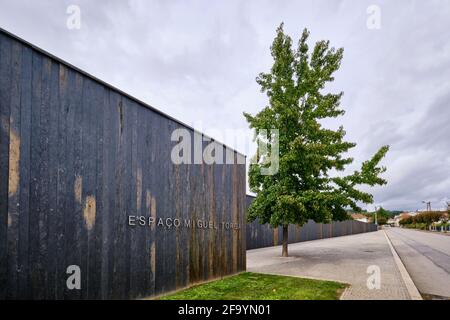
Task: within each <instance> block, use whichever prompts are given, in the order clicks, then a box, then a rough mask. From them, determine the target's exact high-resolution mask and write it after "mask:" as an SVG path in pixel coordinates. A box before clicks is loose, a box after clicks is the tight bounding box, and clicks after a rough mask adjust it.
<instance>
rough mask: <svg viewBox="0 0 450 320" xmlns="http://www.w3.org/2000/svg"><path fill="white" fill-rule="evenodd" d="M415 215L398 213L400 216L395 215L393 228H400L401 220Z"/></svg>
mask: <svg viewBox="0 0 450 320" xmlns="http://www.w3.org/2000/svg"><path fill="white" fill-rule="evenodd" d="M416 214H417V212H403V213H400V214H398V215H396V216H395V217H394V219H393V220H394V221H393V223H394V226H396V227H399V226H400V220H403V219H405V218H408V217H413V216H415V215H416ZM388 223H389V222H388Z"/></svg>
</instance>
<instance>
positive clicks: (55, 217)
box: [46, 61, 63, 299]
mask: <svg viewBox="0 0 450 320" xmlns="http://www.w3.org/2000/svg"><path fill="white" fill-rule="evenodd" d="M48 104H49V108H48V120H47V122H46V125H47V126H48V137H47V141H48V178H47V179H48V189H47V190H48V208H49V210H48V212H47V215H48V218H47V226H46V227H47V229H48V258H47V266H46V268H47V274H48V275H47V277H48V293H47V298H48V299H56V298H57V290H58V286H59V282H58V267H57V264H58V256H57V252H58V251H57V250H58V244H59V243H60V235H61V233H60V229H59V227H60V226H61V225H62V222H61V221H62V215H60V214H59V212H58V200H57V197H58V196H57V192H58V171H59V170H58V169H59V163H58V142H59V140H58V129H59V123H62V122H63V120H62V119H59V106H60V101H59V64H58V63H56V62H54V61H52V62H51V64H50V78H49V101H48Z"/></svg>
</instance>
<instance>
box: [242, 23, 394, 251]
mask: <svg viewBox="0 0 450 320" xmlns="http://www.w3.org/2000/svg"><path fill="white" fill-rule="evenodd" d="M308 36H309V32H308V31H307V30H306V29H305V30H304V31H303V33H302V35H301V37H300V40H299V42H298V46H297V49H296V50H294V49H293V48H292V39H291V38H290V37H289V36H288V35H286V34H285V33H284V31H283V24H281V25H280V26H279V27H278V29H277V35H276V37H275V39H274V41H273V44H272V46H271V54H272V57H273V59H274V63H273V66H272V68H271V70H270V72H269V73H261V74H260V75H259V76H258V77H257V79H256V81H257V83H258V84H259V85H260V87H261V91H262V92H264V93H266V94H267V97H268V99H269V104H268V105H267V106H266V107H264V108H263V110H261V111H260V112H259V113H257V114H256V115H250V114H249V113H244V116H245V117H246V119H247V121H248V123H249V126H250V128H252V129H254V130H255V133H256V135H255V140H256V141H261V140H264V141H267V142H268V147H267V148H260V147H259V146H258V150H257V153H256V155H255V157H254V158H253V159H252V164H251V165H250V168H249V184H250V189H251V191H252V192H254V193H255V194H256V198H255V200H254V201H253V203H252V204H251V206H250V207H249V211H248V220H249V221H253V220H255V219H259V222H260V223H270V224H271V225H272V226H273V227H277V226H280V225H281V226H283V249H282V255H283V256H288V225H289V224H297V225H303V224H304V223H305V222H307V221H308V219H313V220H314V221H316V222H329V221H331V220H345V219H346V218H347V213H346V209H348V208H352V209H353V210H355V211H361V208H359V207H358V205H357V203H358V202H362V203H372V202H373V197H372V195H371V194H369V193H367V192H363V191H360V190H358V189H357V186H358V185H370V186H374V185H383V184H385V183H386V181H385V180H384V179H382V178H380V177H379V175H380V174H381V173H382V172H384V171H385V170H386V169H385V168H384V167H380V166H378V164H379V162H380V160H381V159H382V158H383V157H384V155H385V154H386V152H387V151H388V149H389V147H388V146H383V147H382V148H380V149H379V150H378V152H376V153H375V155H374V156H373V157H372V159H370V160H368V161H365V162H364V163H363V164H362V167H361V170H359V171H354V172H353V174H350V175H347V176H345V175H343V174H340V175H338V174H335V175H334V176H331V173H332V172H337V171H343V170H344V169H345V167H346V166H347V165H348V164H350V163H352V162H353V159H352V158H350V157H345V156H344V154H345V153H346V152H347V151H348V150H349V149H351V148H353V147H355V146H356V144H355V143H351V142H346V141H344V136H345V131H344V129H343V127H342V126H341V127H340V128H339V129H337V130H332V129H327V128H324V127H323V126H322V124H321V121H322V120H323V119H327V118H336V117H338V116H340V115H343V114H344V111H343V110H342V109H340V99H341V97H342V95H343V93H342V92H340V93H336V94H334V93H324V92H323V91H324V88H325V85H326V84H327V83H328V82H332V81H333V80H334V77H333V74H334V72H335V71H336V70H338V69H339V66H340V64H341V60H342V56H343V49H338V50H335V49H334V48H330V44H329V41H319V42H317V43H316V44H315V46H314V49H313V50H312V52H311V53H310V52H309V47H308V44H307V40H308ZM271 129H278V130H279V136H278V139H279V145H278V148H279V149H278V154H279V166H278V171H277V172H276V173H275V174H272V175H265V174H264V173H263V170H262V169H267V168H268V167H270V165H271V164H270V163H267V161H265V160H266V159H268V158H269V156H270V153H271V150H272V147H271V146H272V145H271V143H272V142H273V141H274V140H275V137H274V136H273V135H268V136H267V137H265V136H264V135H262V134H261V133H260V132H261V130H267V131H269V130H271Z"/></svg>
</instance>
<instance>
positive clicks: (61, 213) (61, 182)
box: [54, 64, 72, 299]
mask: <svg viewBox="0 0 450 320" xmlns="http://www.w3.org/2000/svg"><path fill="white" fill-rule="evenodd" d="M56 67H57V72H58V77H59V83H58V95H59V105H57V106H56V109H57V110H55V112H56V114H57V115H58V129H57V130H58V131H57V133H58V134H57V144H56V145H57V155H56V158H57V170H58V171H57V186H56V188H57V191H56V217H55V219H56V221H55V222H56V223H55V229H56V230H55V232H56V251H55V253H54V255H55V257H56V289H55V297H56V299H63V298H64V296H65V290H66V276H67V275H66V270H67V265H66V255H65V241H66V238H65V237H66V234H65V226H66V221H65V220H66V216H67V215H69V214H70V212H68V211H66V210H67V201H68V198H69V197H72V192H69V190H70V187H69V185H68V184H67V182H68V177H67V174H68V171H69V168H68V165H69V157H68V150H67V139H68V136H69V134H71V133H69V131H68V122H69V119H70V118H69V116H68V115H69V111H70V103H69V101H70V100H69V86H68V76H69V75H68V68H67V67H66V66H64V65H63V64H57V65H56Z"/></svg>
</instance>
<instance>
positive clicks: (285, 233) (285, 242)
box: [281, 224, 288, 257]
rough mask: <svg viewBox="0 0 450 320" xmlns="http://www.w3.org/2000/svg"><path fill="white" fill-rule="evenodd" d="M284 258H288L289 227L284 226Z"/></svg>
mask: <svg viewBox="0 0 450 320" xmlns="http://www.w3.org/2000/svg"><path fill="white" fill-rule="evenodd" d="M281 255H282V256H283V257H287V256H288V225H287V224H283V252H282V254H281Z"/></svg>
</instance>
